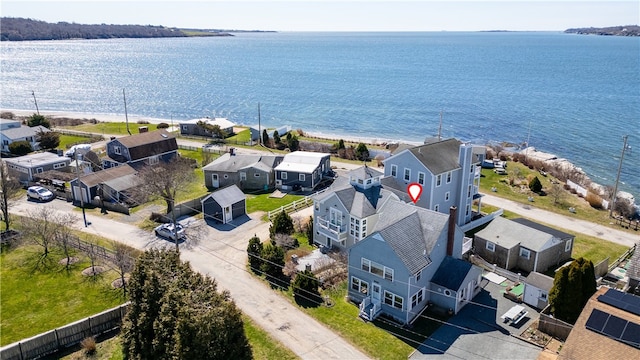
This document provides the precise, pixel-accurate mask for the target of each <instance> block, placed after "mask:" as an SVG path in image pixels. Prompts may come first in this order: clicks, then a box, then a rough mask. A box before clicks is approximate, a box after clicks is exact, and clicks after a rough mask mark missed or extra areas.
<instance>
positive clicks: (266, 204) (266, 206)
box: [247, 193, 302, 214]
mask: <svg viewBox="0 0 640 360" xmlns="http://www.w3.org/2000/svg"><path fill="white" fill-rule="evenodd" d="M269 195H271V193H267V194H259V195H252V194H247V214H250V213H252V212H255V211H264V212H267V211H271V210H275V209H277V208H279V207H281V206H284V205H287V204H289V203H292V202H294V201H295V200H298V199H301V198H302V196H301V195H291V194H287V195H285V196H284V197H283V198H270V197H269Z"/></svg>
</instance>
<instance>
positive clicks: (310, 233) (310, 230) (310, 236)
mask: <svg viewBox="0 0 640 360" xmlns="http://www.w3.org/2000/svg"><path fill="white" fill-rule="evenodd" d="M306 235H307V240H308V241H309V245H313V216H309V222H308V223H307V231H306Z"/></svg>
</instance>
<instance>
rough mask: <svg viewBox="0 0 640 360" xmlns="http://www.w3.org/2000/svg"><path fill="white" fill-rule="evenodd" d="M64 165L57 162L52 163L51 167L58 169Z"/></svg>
mask: <svg viewBox="0 0 640 360" xmlns="http://www.w3.org/2000/svg"><path fill="white" fill-rule="evenodd" d="M63 167H65V163H57V164H53V168H54V169H60V168H63Z"/></svg>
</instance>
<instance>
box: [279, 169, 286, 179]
mask: <svg viewBox="0 0 640 360" xmlns="http://www.w3.org/2000/svg"><path fill="white" fill-rule="evenodd" d="M280 178H281V179H282V180H287V172H286V171H283V172H281V173H280Z"/></svg>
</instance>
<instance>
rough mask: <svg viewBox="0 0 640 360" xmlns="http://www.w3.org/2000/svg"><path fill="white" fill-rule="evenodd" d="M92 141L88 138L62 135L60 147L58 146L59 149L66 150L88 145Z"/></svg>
mask: <svg viewBox="0 0 640 360" xmlns="http://www.w3.org/2000/svg"><path fill="white" fill-rule="evenodd" d="M90 141H91V139H90V138H88V137H86V136H78V135H65V134H60V145H58V149H62V150H66V149H68V148H70V147H71V146H73V145H76V144H87V143H89V142H90Z"/></svg>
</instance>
